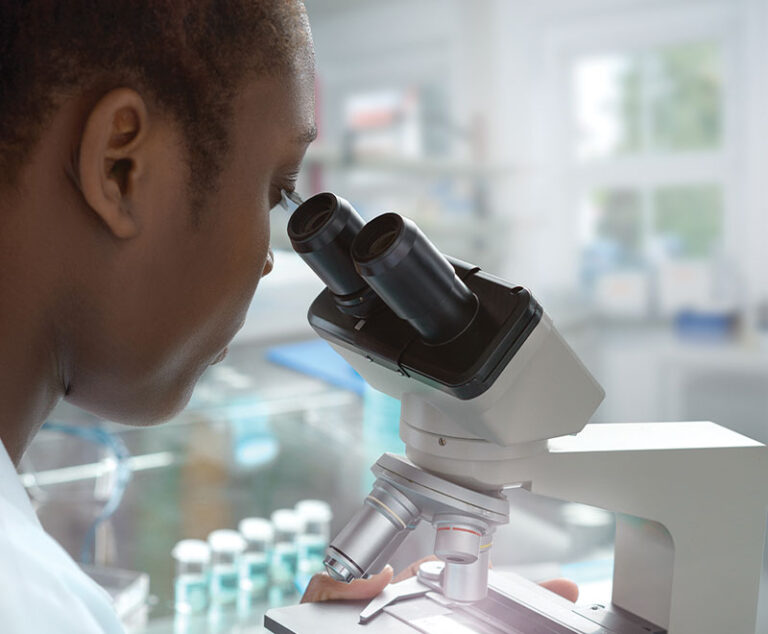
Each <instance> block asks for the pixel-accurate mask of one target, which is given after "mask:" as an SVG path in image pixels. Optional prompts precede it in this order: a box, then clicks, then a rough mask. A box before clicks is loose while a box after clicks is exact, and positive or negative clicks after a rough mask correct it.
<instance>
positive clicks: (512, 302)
mask: <svg viewBox="0 0 768 634" xmlns="http://www.w3.org/2000/svg"><path fill="white" fill-rule="evenodd" d="M288 233H289V237H290V239H291V242H292V244H293V247H294V249H295V250H296V251H297V252H298V253H299V255H301V257H302V258H303V259H304V260H305V261H306V262H307V264H309V266H310V267H311V268H312V269H313V270H314V271H315V272H316V273H317V274H318V276H319V277H320V278H321V279H322V280H323V281H324V282H325V284H326V286H327V288H326V289H325V290H324V291H323V292H321V293H320V295H319V296H318V297H317V298H316V299H315V301H314V302H313V303H312V305H311V307H310V309H309V322H310V324H311V325H312V327H313V328H314V330H315V331H316V332H317V333H318V334H319V335H320V336H321V337H323V338H324V339H326V340H327V341H329V342H330V343H331V345H332V346H333V347H334V348H335V349H336V350H337V351H338V352H339V353H340V354H341V355H342V356H343V357H344V358H345V359H346V360H347V361H349V362H350V364H351V365H352V366H353V367H354V368H355V369H356V370H357V371H358V372H359V373H360V374H361V375H362V376H363V378H364V379H366V381H367V382H368V383H369V384H370V385H371V386H372V387H374V388H376V389H378V390H380V391H382V392H385V393H386V394H389V395H390V396H393V397H395V398H397V399H400V400H401V401H402V404H403V411H402V415H403V422H404V423H406V422H407V423H408V424H409V425H411V426H414V427H416V428H418V429H424V430H425V431H430V432H437V433H439V432H440V431H442V430H441V429H440V428H441V427H444V428H445V431H446V433H447V434H448V435H450V436H456V435H457V434H458V435H460V436H463V437H474V438H481V439H483V440H487V441H488V442H490V443H493V444H494V445H500V446H504V447H508V446H511V445H518V446H523V445H526V444H531V443H538V446H539V447H541V443H542V442H544V443H545V442H546V440H547V439H549V438H555V437H558V436H563V435H566V434H573V433H576V432H578V431H580V430H581V429H582V428H583V426H584V425H585V424H586V422H587V421H588V420H589V418H590V417H591V416H592V414H593V413H594V411H595V409H596V408H597V406H598V405H599V403H600V402H601V401H602V399H603V396H604V392H603V390H602V388H601V387H600V386H599V385H598V384H597V383H596V382H595V380H594V379H593V378H592V376H591V374H590V373H589V371H588V370H587V369H586V368H585V367H584V366H583V365H582V363H581V362H580V361H579V359H578V358H577V357H576V355H575V354H574V353H573V351H572V350H571V349H570V347H569V346H568V345H567V344H566V343H565V341H564V340H563V339H562V338H561V337H560V336H559V334H558V333H557V331H556V330H555V329H554V327H553V326H552V322H551V320H550V319H549V317H548V316H547V315H546V314H545V313H544V311H543V309H542V307H541V306H540V305H539V303H538V302H537V301H536V299H535V298H534V297H533V296H532V295H531V293H530V292H529V291H528V290H527V289H525V288H523V287H521V286H517V285H513V284H509V283H507V282H505V281H504V280H501V279H498V278H496V277H494V276H492V275H488V274H487V273H485V272H484V271H481V270H480V269H479V268H478V267H476V266H473V265H471V264H467V263H466V262H461V261H459V260H455V259H451V258H446V257H445V256H443V255H442V254H441V253H440V252H439V251H438V250H437V249H436V248H435V246H434V245H433V244H432V243H431V242H430V241H429V240H428V239H427V237H426V236H425V235H424V234H423V233H422V232H421V231H420V230H419V228H418V227H417V226H416V225H415V224H414V223H413V222H411V221H410V220H408V219H405V218H402V217H400V216H399V215H397V214H394V213H387V214H383V215H381V216H378V217H376V218H374V219H373V220H371V221H370V222H369V223H368V224H364V222H363V220H362V218H360V216H359V215H358V214H357V212H356V211H355V210H354V208H353V207H352V206H351V205H350V204H349V203H348V202H347V201H346V200H344V199H343V198H340V197H337V196H335V195H334V194H330V193H324V194H318V195H317V196H314V197H312V198H310V199H309V200H307V201H306V202H304V203H303V204H302V205H301V206H300V207H299V208H298V209H297V210H296V211H295V212H294V214H293V216H292V217H291V220H290V222H289V225H288ZM437 419H440V423H439V424H437V425H436V423H435V421H436V420H437ZM406 444H408V443H407V441H406ZM409 455H410V454H409Z"/></svg>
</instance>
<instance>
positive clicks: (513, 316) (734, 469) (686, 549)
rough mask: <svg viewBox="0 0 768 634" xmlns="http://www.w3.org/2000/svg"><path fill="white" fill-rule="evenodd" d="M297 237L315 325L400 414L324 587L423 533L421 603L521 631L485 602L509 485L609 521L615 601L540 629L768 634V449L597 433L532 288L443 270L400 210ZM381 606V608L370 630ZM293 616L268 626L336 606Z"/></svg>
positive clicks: (617, 430) (469, 271)
mask: <svg viewBox="0 0 768 634" xmlns="http://www.w3.org/2000/svg"><path fill="white" fill-rule="evenodd" d="M289 235H290V236H291V240H292V242H293V245H294V248H295V249H296V250H297V251H298V252H299V253H300V254H301V255H302V257H304V259H305V260H306V261H307V262H308V264H309V265H310V266H311V267H312V268H313V269H314V270H315V271H316V272H317V273H318V274H319V275H320V277H321V278H322V279H323V280H324V281H325V282H326V284H327V286H328V288H327V289H326V290H325V291H323V293H321V294H320V296H318V298H317V299H316V300H315V302H314V303H313V304H312V307H311V308H310V311H309V319H310V323H311V324H312V326H313V327H314V328H315V330H316V331H317V332H318V334H320V335H321V336H322V337H324V338H325V339H327V340H328V341H329V342H330V343H331V345H333V347H334V348H335V349H336V350H337V351H338V352H339V353H340V354H341V355H342V356H343V357H344V358H345V359H346V360H347V361H348V362H349V363H350V364H351V365H352V366H353V367H354V368H355V369H356V370H357V371H358V372H359V373H360V374H361V375H362V376H363V377H364V378H365V379H366V381H367V382H368V383H369V384H370V385H371V386H373V387H374V388H376V389H378V390H380V391H382V392H385V393H387V394H389V395H391V396H393V397H395V398H397V399H399V400H400V401H401V403H402V409H401V420H400V436H401V438H402V440H403V441H404V442H405V445H406V454H407V458H403V457H397V456H392V455H389V454H385V455H384V456H382V457H381V458H380V459H379V460H378V461H377V463H376V465H375V466H374V468H373V471H374V473H375V474H376V475H377V477H378V479H377V480H376V483H375V484H374V488H373V490H372V492H371V494H370V495H369V496H368V498H366V500H365V503H364V504H363V507H362V508H361V510H360V511H359V512H358V513H357V514H356V515H355V516H354V517H353V518H352V520H350V522H349V523H348V524H347V526H346V527H345V528H344V529H343V530H342V531H341V532H340V533H339V535H338V536H337V537H336V538H334V540H333V541H332V542H331V544H330V546H329V548H328V556H327V557H326V567H327V568H328V571H329V572H330V574H332V575H333V576H335V577H336V578H338V579H342V580H345V581H350V580H352V579H354V578H359V577H362V576H365V575H367V574H370V573H375V572H378V571H379V570H380V569H381V568H382V567H383V566H384V564H385V563H386V562H387V560H388V559H389V557H390V556H391V554H392V553H393V552H394V550H395V549H396V548H397V547H398V546H399V545H400V543H402V541H403V539H404V538H405V536H406V535H407V534H408V533H409V530H410V529H412V528H413V527H414V526H415V525H416V524H417V523H418V522H419V521H421V520H425V521H428V522H430V523H431V524H433V525H434V527H435V529H436V540H435V554H436V555H437V556H438V557H439V559H441V560H442V561H443V562H444V568H442V569H441V571H435V570H432V569H425V570H424V571H423V572H424V574H423V575H422V574H421V572H420V575H419V581H418V582H414V583H415V584H416V586H418V584H419V583H421V584H422V586H420V587H421V589H419V587H415V588H414V592H416V593H419V592H422V591H423V589H424V588H426V586H429V588H428V589H436V590H439V591H440V592H439V593H438V594H439V595H440V596H436V595H435V594H434V593H432V599H433V600H434V601H437V602H438V603H439V602H440V601H443V600H445V601H449V602H453V603H454V604H455V605H459V606H461V605H467V606H469V607H468V608H467V609H468V610H469V611H470V612H472V605H473V604H477V605H480V604H481V603H482V602H483V601H484V600H485V601H489V600H490V599H491V598H493V601H495V602H496V603H494V606H496V607H497V608H498V610H496V611H497V614H496V616H495V617H494V615H493V614H491V616H490V617H488V619H490V620H488V619H486V616H482V618H481V620H482V619H486V620H487V622H488V623H490V622H491V621H493V620H494V618H495V619H496V620H495V623H496V625H495V627H496V629H495V630H476V631H510V630H508V629H507V626H505V625H504V624H503V623H502V624H501V625H499V623H500V621H499V618H501V620H502V622H503V619H504V618H506V617H509V615H510V614H511V613H510V612H505V611H504V607H503V605H502V604H504V603H505V601H506V599H505V596H508V595H504V593H503V592H501V594H500V593H499V592H497V591H496V590H494V595H493V597H490V595H489V592H488V569H487V568H488V565H487V564H488V558H489V551H490V549H491V546H492V536H493V533H494V530H495V527H496V526H498V525H500V524H503V523H506V522H507V521H508V502H507V500H506V498H505V497H504V496H503V495H502V490H503V489H504V488H506V487H512V486H522V487H524V488H526V489H528V490H530V491H531V492H533V493H536V494H541V495H545V496H549V497H552V498H558V499H561V500H566V501H571V502H580V503H583V504H588V505H591V506H595V507H600V508H603V509H606V510H608V511H612V512H615V513H616V517H617V520H616V542H615V560H614V561H615V563H614V578H613V593H612V606H610V607H609V608H606V609H605V612H603V611H602V606H595V607H594V608H593V609H594V610H595V614H592V613H587V614H585V613H584V612H583V611H582V612H579V611H578V610H573V614H571V609H570V607H569V606H570V604H567V602H566V604H567V605H563V604H562V603H557V601H555V599H553V604H552V605H553V611H554V612H556V613H557V615H558V617H557V619H554V620H555V621H557V624H559V625H557V624H556V625H551V626H547V627H551V628H552V629H536V630H535V631H537V632H539V631H541V632H558V633H559V632H589V633H594V634H597V633H605V634H608V633H617V634H618V633H621V634H624V633H625V632H626V633H631V634H638V633H643V632H653V633H657V632H665V631H668V632H669V633H670V634H726V633H728V634H756V633H758V634H765V633H766V632H768V623H761V624H760V625H759V627H760V628H761V629H760V630H759V631H758V630H757V628H758V607H759V602H760V590H761V573H762V570H763V560H764V549H765V544H766V519H767V516H768V448H767V447H765V446H764V445H762V444H761V443H758V442H756V441H754V440H751V439H748V438H746V437H744V436H741V435H739V434H737V433H735V432H732V431H730V430H728V429H725V428H723V427H720V426H718V425H715V424H713V423H706V422H702V423H690V422H686V423H631V424H587V423H588V421H589V419H590V418H591V416H592V415H593V414H594V412H595V410H596V409H597V407H598V405H599V404H600V402H601V401H602V400H603V397H604V392H603V390H602V388H601V387H600V386H599V385H598V383H597V382H596V381H595V380H594V379H593V377H592V376H591V374H590V373H589V371H588V370H587V369H586V368H585V367H584V366H583V364H582V363H581V362H580V361H579V359H578V358H577V357H576V355H575V354H574V352H573V351H572V350H571V348H570V347H569V346H568V344H567V343H566V342H565V341H564V340H563V338H562V337H561V336H560V334H559V333H558V332H557V330H556V329H555V328H554V326H553V325H552V322H551V320H550V319H549V317H548V316H547V315H546V313H544V311H543V309H542V308H541V306H539V305H538V303H537V302H536V300H535V299H534V298H533V297H532V296H531V295H530V293H528V291H526V290H525V289H523V288H521V287H516V286H513V285H510V284H507V283H506V282H504V281H503V280H499V279H497V278H494V277H492V276H489V275H487V274H485V273H483V272H482V271H480V270H479V269H478V268H477V267H473V266H471V265H468V264H466V263H464V262H459V261H456V260H452V261H450V262H449V261H448V260H446V259H445V258H444V257H443V256H442V255H441V254H440V253H439V252H438V251H437V250H436V249H434V247H433V246H432V245H431V243H429V242H428V240H426V238H425V237H424V236H423V234H421V232H419V231H418V229H417V228H416V227H415V225H413V224H412V223H410V222H409V221H407V220H404V219H402V218H400V217H399V216H396V214H385V215H384V216H379V217H378V218H376V219H374V220H372V221H371V222H369V223H368V224H367V225H365V226H364V227H363V222H362V220H361V219H359V216H357V214H356V212H355V211H354V209H352V207H351V206H350V205H349V203H347V202H346V201H344V200H343V199H341V198H337V197H335V196H334V195H333V194H321V195H318V196H315V197H313V198H312V199H310V200H308V201H307V202H306V203H304V204H303V205H302V206H301V207H299V209H298V210H297V211H296V212H295V214H294V216H293V217H292V219H291V223H290V224H289ZM361 284H362V286H361ZM382 300H383V301H382ZM425 584H426V585H425ZM397 585H399V584H397ZM492 585H493V584H492ZM764 585H765V584H764ZM766 591H767V592H766V594H765V595H764V596H763V601H768V588H766ZM522 592H523V593H524V594H526V593H528V594H530V592H528V590H526V589H523V590H522ZM531 592H534V593H535V591H534V590H531ZM541 592H546V591H543V590H542V591H541ZM528 594H526V596H528ZM486 595H488V596H489V598H488V599H485V597H486ZM440 597H442V598H440ZM531 597H532V598H531V599H530V603H531V604H533V603H536V602H537V601H538V599H536V598H535V597H533V595H531ZM374 604H376V605H374ZM385 604H386V601H385V602H383V603H382V601H378V603H377V601H376V600H374V602H372V604H371V605H370V606H368V608H366V610H363V612H362V613H361V614H360V621H361V622H362V623H365V622H370V620H371V619H372V618H373V616H374V615H375V614H377V613H379V612H380V611H381V609H382V607H383V606H384V605H385ZM376 606H378V607H376ZM598 608H600V609H598ZM494 609H496V608H494ZM288 610H289V611H293V612H290V613H285V614H283V613H280V615H274V614H273V615H272V616H273V617H274V618H272V617H270V615H269V614H268V615H267V619H266V621H267V625H268V627H270V629H272V631H274V632H299V631H300V629H301V627H304V626H301V627H299V626H298V625H294V626H290V627H289V626H288V625H285V623H287V622H288V621H291V622H293V621H292V618H293V616H294V615H298V616H307V615H309V616H310V617H311V618H309V619H305V621H301V619H299V621H296V623H301V622H307V623H312V622H313V621H312V618H315V617H320V618H321V619H322V618H324V616H328V615H330V614H331V612H330V611H331V610H332V609H331V607H321V608H318V607H308V606H298V607H297V608H288ZM301 610H304V612H301ZM317 610H321V612H320V613H316V611H317ZM323 610H325V612H322V611H323ZM545 611H546V610H545V609H540V610H539V612H540V613H543V612H545ZM491 612H493V610H491ZM339 614H340V613H339ZM499 614H502V615H505V616H504V617H499V616H498V615H499ZM340 618H345V617H340ZM402 618H405V617H402ZM402 618H401V620H402ZM553 618H554V617H553ZM280 619H285V620H284V621H283V624H280V622H279V621H280ZM405 620H407V619H405ZM314 622H315V623H317V621H314ZM541 627H544V626H541ZM569 627H570V629H569ZM557 628H560V629H557ZM351 629H352V628H351V624H350V627H349V631H351ZM413 629H416V630H417V631H423V632H428V631H433V630H429V629H428V628H427V627H426V626H424V627H422V628H420V627H416V626H415V627H414V628H413ZM413 629H410V630H407V631H413ZM302 631H303V630H302ZM309 631H311V630H309ZM316 631H320V630H316ZM329 631H333V630H329ZM345 631H346V630H345ZM369 631H374V630H369ZM381 631H383V630H381ZM387 631H390V630H387ZM391 631H395V630H394V629H392V630H391ZM397 631H401V630H397ZM402 631H406V630H402ZM434 631H440V630H439V628H438V629H436V630H434ZM462 631H475V630H462ZM511 631H515V632H518V631H527V630H524V629H515V628H514V627H513V628H512V630H511Z"/></svg>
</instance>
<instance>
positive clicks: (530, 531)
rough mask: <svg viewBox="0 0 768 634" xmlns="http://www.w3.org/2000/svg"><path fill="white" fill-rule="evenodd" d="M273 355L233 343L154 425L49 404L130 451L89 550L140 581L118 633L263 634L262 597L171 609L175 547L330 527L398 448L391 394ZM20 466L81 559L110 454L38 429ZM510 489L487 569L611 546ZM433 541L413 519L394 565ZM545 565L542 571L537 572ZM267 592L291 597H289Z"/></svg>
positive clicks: (580, 514) (579, 515)
mask: <svg viewBox="0 0 768 634" xmlns="http://www.w3.org/2000/svg"><path fill="white" fill-rule="evenodd" d="M320 345H322V344H320ZM274 350H275V348H274V346H264V345H260V344H239V345H235V346H233V347H232V348H231V349H230V352H229V355H228V357H227V359H226V360H225V361H224V362H222V363H220V364H218V365H216V366H212V367H211V368H209V369H208V370H207V371H206V373H205V374H204V376H203V378H202V379H201V381H200V382H199V384H198V386H197V388H196V389H195V392H194V394H193V397H192V399H191V401H190V403H189V405H188V407H187V408H186V409H185V410H184V411H183V412H182V413H181V414H180V415H178V416H177V417H176V418H174V419H173V420H171V421H169V422H167V423H165V424H162V425H158V426H152V427H130V426H125V425H117V424H114V423H104V422H102V421H97V420H96V419H94V418H92V417H89V416H88V415H87V414H84V413H83V412H81V411H80V410H77V409H76V408H73V407H71V406H67V405H66V404H64V405H61V406H59V407H57V409H56V410H55V411H54V412H53V414H52V416H51V419H50V420H52V421H56V422H58V423H61V424H64V425H68V424H76V425H78V426H84V427H86V428H87V427H88V426H94V425H98V426H99V427H100V428H102V429H106V430H108V431H109V432H110V433H111V434H112V435H113V436H115V437H117V438H118V439H119V440H120V441H122V444H123V445H124V447H125V448H126V449H127V451H128V453H129V454H130V457H129V458H127V462H128V464H129V465H130V471H131V473H132V477H131V480H130V482H129V484H128V485H127V487H126V488H125V492H124V495H123V498H122V501H121V503H120V505H119V507H118V508H117V511H116V512H115V513H114V515H112V517H111V518H110V519H109V520H108V521H107V522H104V523H103V524H102V525H101V526H100V527H99V529H98V530H97V532H96V536H97V538H96V545H95V559H96V564H98V565H99V566H105V567H108V568H114V569H121V570H127V571H136V572H141V573H146V574H147V575H148V576H149V580H150V581H149V597H148V601H147V604H146V608H145V611H144V613H143V614H141V613H137V615H138V621H139V623H140V625H139V626H138V627H135V628H133V629H131V630H129V631H132V632H141V633H147V634H148V633H150V632H151V633H153V634H159V633H161V632H175V633H180V632H185V633H186V632H196V633H203V632H217V633H219V632H222V633H223V632H261V631H263V630H262V629H261V627H262V626H261V622H262V619H263V613H264V612H265V611H266V609H268V608H269V607H270V605H268V604H267V603H256V604H253V605H250V606H248V605H244V604H241V605H240V608H239V609H238V610H235V609H233V610H230V611H223V612H220V613H218V612H216V613H214V612H210V613H208V614H203V615H201V616H198V617H185V616H183V615H175V614H174V606H173V585H174V562H173V560H172V557H171V550H172V548H173V546H174V544H175V543H176V542H178V541H179V540H181V539H187V538H198V539H205V538H206V536H207V535H208V534H209V533H210V532H211V531H213V530H215V529H220V528H232V529H234V528H237V525H238V522H239V521H240V520H241V519H243V518H245V517H254V516H255V517H269V515H270V513H271V512H272V511H274V510H276V509H279V508H286V507H292V506H293V505H294V504H295V503H296V502H298V501H300V500H302V499H307V498H313V499H321V500H325V501H327V502H328V503H329V504H330V505H331V507H332V509H333V513H334V516H333V520H332V526H331V533H332V534H335V533H336V532H338V531H339V530H340V529H341V528H342V526H343V525H344V523H345V522H346V521H347V520H348V519H349V518H350V517H351V516H352V514H353V513H354V512H355V511H356V509H357V508H358V507H359V505H360V504H361V503H362V500H363V498H364V496H365V495H366V494H367V493H368V491H369V490H370V485H371V484H372V482H373V476H372V475H371V473H370V471H369V468H370V466H371V464H372V463H373V462H374V461H375V460H376V459H377V458H378V457H379V455H381V453H382V452H383V451H394V452H397V453H402V452H403V445H402V443H401V441H400V440H399V438H398V437H397V429H398V416H399V414H398V412H399V404H398V403H397V401H394V400H393V399H389V397H385V396H384V395H381V394H378V393H375V392H373V391H372V390H370V388H367V387H365V386H363V384H362V383H361V382H360V383H359V384H358V383H355V381H354V380H351V381H350V377H342V380H337V379H338V377H336V379H334V377H333V376H331V377H330V381H331V382H329V380H327V379H328V378H329V377H328V376H325V379H321V378H318V377H317V376H312V375H311V374H307V373H306V372H300V371H297V370H296V369H290V368H289V367H286V366H285V365H282V364H279V363H275V362H274V361H273V360H270V359H274V358H275V357H274V355H273V354H272V353H273V352H274ZM299 351H300V352H301V349H299ZM295 356H296V355H295V354H294V357H295ZM299 356H301V355H299ZM299 360H300V361H301V359H299ZM289 365H291V364H290V363H289ZM322 370H323V368H321V371H320V372H319V374H321V375H324V372H323V371H322ZM334 383H335V384H334ZM20 472H21V474H22V480H23V482H24V484H25V485H26V486H27V489H28V491H29V493H30V495H31V497H32V499H33V503H34V504H35V506H36V507H37V510H38V515H39V517H40V519H41V522H42V523H43V525H44V526H45V528H46V530H48V532H49V533H51V534H52V535H53V536H54V537H55V538H56V539H57V540H58V541H59V542H60V543H61V544H62V545H63V546H64V547H65V548H66V549H67V550H68V551H69V552H70V554H72V556H73V557H74V558H75V559H76V560H79V559H80V557H81V549H82V547H83V539H84V536H85V535H86V534H87V533H88V529H89V526H90V525H91V524H92V522H93V519H94V518H95V517H96V515H97V514H98V513H99V512H100V511H101V510H102V509H103V507H104V505H105V503H106V501H107V500H108V498H109V495H110V494H111V492H112V491H114V486H115V478H116V475H115V474H116V469H115V460H114V457H113V456H112V455H110V453H109V452H106V451H105V450H104V448H103V447H100V446H99V445H98V444H94V443H88V442H83V440H82V438H79V437H70V436H67V435H66V434H62V433H61V431H58V430H55V429H54V430H45V429H44V430H43V431H42V432H41V433H40V434H39V435H38V437H37V438H36V439H35V441H34V443H33V445H32V446H31V447H30V449H29V451H28V452H27V454H26V455H25V458H24V460H23V462H22V464H21V468H20ZM509 495H510V497H512V498H514V499H513V500H512V516H511V523H510V525H509V526H506V527H503V528H502V530H500V532H499V533H498V536H497V540H496V545H495V546H494V557H495V559H494V562H495V564H497V565H498V564H515V565H520V566H523V565H534V564H540V563H541V562H542V561H556V562H564V561H574V560H578V559H580V558H584V557H588V556H590V554H591V555H593V554H594V553H595V552H597V551H599V550H600V549H603V550H608V551H610V546H611V543H612V529H613V526H612V518H610V517H606V515H608V514H604V515H600V513H602V512H599V511H597V510H596V509H595V510H593V511H596V512H597V514H598V516H596V515H595V514H594V513H593V514H592V515H590V514H589V511H587V515H585V514H584V513H585V511H584V509H581V510H580V509H579V508H574V505H563V504H562V503H560V502H557V501H554V500H546V499H543V498H534V497H533V496H530V495H529V494H527V493H526V492H525V491H512V492H510V493H509ZM432 540H433V535H432V533H431V531H429V528H428V527H426V526H419V527H418V528H417V529H416V531H414V534H413V535H412V536H411V537H409V539H408V540H406V542H405V544H404V545H403V546H402V547H401V549H400V551H399V552H398V554H397V556H396V558H395V560H394V561H393V562H392V563H393V565H394V567H395V569H396V570H397V569H398V568H399V567H402V566H404V565H406V564H407V563H409V562H410V561H413V560H414V559H417V558H420V557H422V556H424V555H426V554H429V553H430V552H431V549H432ZM556 572H557V570H555V569H552V568H551V567H550V568H548V569H545V570H544V571H542V572H541V573H540V575H541V576H547V575H551V574H554V573H556ZM609 573H610V570H608V572H607V573H605V574H609ZM271 600H272V603H271V605H280V604H285V603H295V602H297V601H298V600H299V594H298V593H296V594H294V595H287V596H279V595H273V596H272V597H271ZM137 615H134V617H136V616H137Z"/></svg>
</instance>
